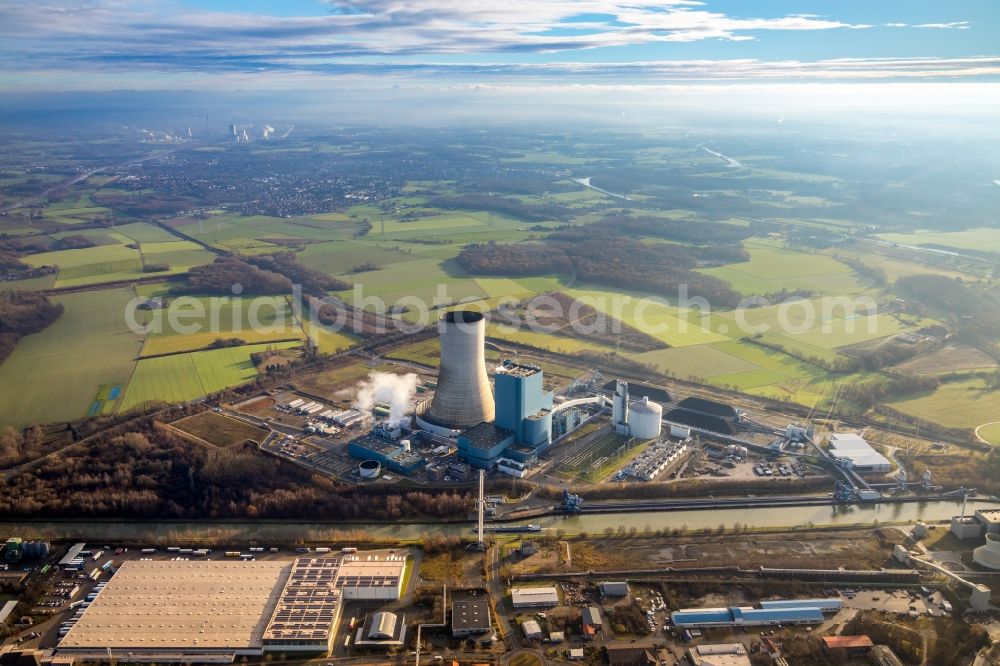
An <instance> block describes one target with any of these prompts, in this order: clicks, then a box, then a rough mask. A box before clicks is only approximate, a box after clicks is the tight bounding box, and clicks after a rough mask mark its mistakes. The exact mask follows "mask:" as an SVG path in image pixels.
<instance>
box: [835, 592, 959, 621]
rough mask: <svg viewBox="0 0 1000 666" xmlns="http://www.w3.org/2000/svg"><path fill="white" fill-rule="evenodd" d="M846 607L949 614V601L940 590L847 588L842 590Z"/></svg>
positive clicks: (912, 613) (912, 615) (898, 612)
mask: <svg viewBox="0 0 1000 666" xmlns="http://www.w3.org/2000/svg"><path fill="white" fill-rule="evenodd" d="M842 597H843V599H844V607H845V608H849V609H854V610H876V611H881V612H883V613H890V614H893V615H899V616H907V615H908V616H910V617H919V616H921V615H926V616H931V617H941V616H943V615H947V614H949V612H948V611H947V610H946V608H949V607H950V604H949V605H946V604H947V603H948V602H947V601H946V600H945V599H944V597H943V596H942V595H941V593H940V592H937V591H931V593H930V594H929V595H925V594H922V593H921V592H920V591H918V590H909V589H906V590H870V589H863V590H858V589H855V590H845V591H843V592H842Z"/></svg>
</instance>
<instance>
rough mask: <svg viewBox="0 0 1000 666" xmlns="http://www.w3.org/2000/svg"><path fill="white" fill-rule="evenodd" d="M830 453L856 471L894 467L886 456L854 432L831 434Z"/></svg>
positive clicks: (880, 470)
mask: <svg viewBox="0 0 1000 666" xmlns="http://www.w3.org/2000/svg"><path fill="white" fill-rule="evenodd" d="M829 451H830V455H831V456H833V457H834V458H836V459H837V461H838V462H840V463H841V464H843V465H845V466H847V467H850V468H851V469H853V470H854V471H856V472H861V473H865V472H872V473H875V472H888V471H890V470H891V469H892V463H890V462H889V461H888V460H887V459H886V458H885V456H883V455H882V454H881V453H879V452H878V451H876V450H875V449H873V448H872V447H871V444H869V443H868V442H866V441H865V440H864V439H863V438H862V437H860V436H859V435H856V434H854V433H838V434H834V435H830V449H829Z"/></svg>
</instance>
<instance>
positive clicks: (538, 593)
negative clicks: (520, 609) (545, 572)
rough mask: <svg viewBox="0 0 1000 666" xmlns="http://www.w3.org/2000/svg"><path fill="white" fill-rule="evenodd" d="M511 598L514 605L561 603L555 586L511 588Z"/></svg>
mask: <svg viewBox="0 0 1000 666" xmlns="http://www.w3.org/2000/svg"><path fill="white" fill-rule="evenodd" d="M510 598H511V601H513V603H514V605H515V606H516V605H518V604H552V605H553V606H555V605H557V604H558V603H559V592H558V591H557V590H556V588H554V587H514V588H511V590H510Z"/></svg>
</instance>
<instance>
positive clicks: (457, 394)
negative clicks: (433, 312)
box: [424, 310, 496, 429]
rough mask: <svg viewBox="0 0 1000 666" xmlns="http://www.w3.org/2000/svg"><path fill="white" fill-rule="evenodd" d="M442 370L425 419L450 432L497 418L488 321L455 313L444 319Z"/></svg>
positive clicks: (470, 313) (471, 314)
mask: <svg viewBox="0 0 1000 666" xmlns="http://www.w3.org/2000/svg"><path fill="white" fill-rule="evenodd" d="M439 330H440V331H441V367H440V369H439V371H438V381H437V389H436V390H435V393H434V400H432V401H431V406H430V409H428V410H427V413H426V414H424V418H426V419H427V420H429V421H431V422H432V423H435V424H437V425H442V426H447V427H449V428H454V429H458V428H468V427H471V426H474V425H477V424H479V423H482V422H483V421H492V420H493V419H494V417H495V416H496V406H495V404H494V402H493V392H492V391H491V390H490V382H489V379H488V378H487V376H486V355H485V348H484V345H485V344H486V319H485V318H484V317H483V315H482V313H480V312H473V311H471V310H455V311H452V312H448V313H446V314H445V315H444V317H442V318H441V323H440V326H439Z"/></svg>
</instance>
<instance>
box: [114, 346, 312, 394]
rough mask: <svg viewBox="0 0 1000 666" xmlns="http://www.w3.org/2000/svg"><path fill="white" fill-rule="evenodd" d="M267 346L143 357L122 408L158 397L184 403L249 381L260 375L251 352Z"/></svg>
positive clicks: (127, 390) (284, 347)
mask: <svg viewBox="0 0 1000 666" xmlns="http://www.w3.org/2000/svg"><path fill="white" fill-rule="evenodd" d="M297 344H299V343H296V342H285V343H280V344H277V345H275V347H277V348H279V349H287V348H289V347H294V346H295V345H297ZM267 347H268V345H247V346H244V347H230V348H226V349H213V350H210V351H197V352H191V353H190V354H177V355H174V356H162V357H159V358H149V359H144V360H141V361H139V363H138V364H137V365H136V368H135V373H134V374H133V376H132V381H131V382H130V383H129V385H128V388H127V389H126V390H125V397H124V398H123V399H122V404H121V406H120V407H119V410H126V409H131V408H132V407H136V406H139V405H142V404H144V403H146V402H150V401H158V400H162V401H166V402H185V401H187V400H193V399H195V398H200V397H201V396H203V395H206V394H209V393H214V392H216V391H221V390H222V389H224V388H227V387H230V386H236V385H237V384H242V383H244V382H248V381H250V380H252V379H253V378H254V377H256V376H257V369H256V368H255V367H254V366H253V363H251V361H250V355H251V354H253V353H254V352H258V351H264V350H265V349H267Z"/></svg>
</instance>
